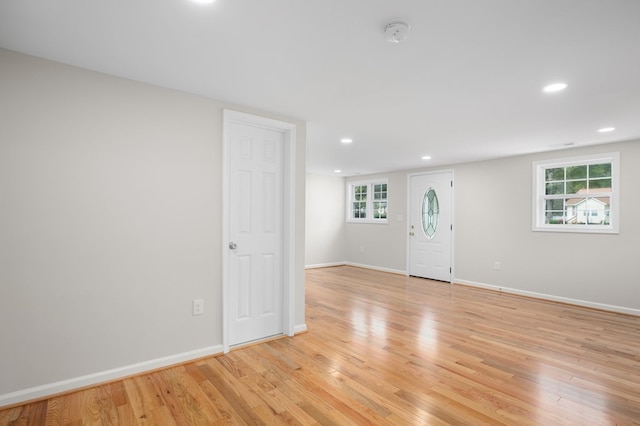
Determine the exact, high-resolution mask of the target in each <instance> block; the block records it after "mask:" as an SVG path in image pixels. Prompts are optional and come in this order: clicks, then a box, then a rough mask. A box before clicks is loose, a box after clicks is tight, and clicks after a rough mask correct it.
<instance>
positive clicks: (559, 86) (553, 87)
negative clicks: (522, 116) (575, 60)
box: [542, 83, 567, 93]
mask: <svg viewBox="0 0 640 426" xmlns="http://www.w3.org/2000/svg"><path fill="white" fill-rule="evenodd" d="M566 88H567V83H553V84H550V85H548V86H545V87H544V89H542V91H543V92H544V93H555V92H560V91H562V90H564V89H566Z"/></svg>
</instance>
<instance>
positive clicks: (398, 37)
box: [384, 21, 411, 43]
mask: <svg viewBox="0 0 640 426" xmlns="http://www.w3.org/2000/svg"><path fill="white" fill-rule="evenodd" d="M410 29H411V27H410V26H409V24H407V23H406V22H404V21H394V22H391V23H390V24H388V25H387V26H386V27H384V34H385V35H386V36H387V41H388V42H389V43H400V42H401V41H405V40H406V39H407V37H408V36H409V30H410Z"/></svg>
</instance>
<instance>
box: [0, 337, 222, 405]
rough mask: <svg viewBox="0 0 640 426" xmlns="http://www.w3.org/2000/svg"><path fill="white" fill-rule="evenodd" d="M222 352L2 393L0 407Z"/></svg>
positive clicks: (151, 362) (209, 350) (201, 351)
mask: <svg viewBox="0 0 640 426" xmlns="http://www.w3.org/2000/svg"><path fill="white" fill-rule="evenodd" d="M222 352H223V348H222V345H215V346H209V347H207V348H202V349H197V350H194V351H189V352H183V353H180V354H176V355H170V356H166V357H162V358H157V359H153V360H149V361H144V362H139V363H136V364H131V365H127V366H124V367H119V368H114V369H111V370H106V371H100V372H98V373H93V374H87V375H86V376H80V377H74V378H71V379H67V380H61V381H59V382H54V383H48V384H46V385H41V386H35V387H32V388H28V389H23V390H19V391H15V392H10V393H6V394H4V395H0V408H2V407H3V406H5V405H12V404H19V403H22V402H26V401H31V400H35V399H39V398H43V397H46V396H49V395H55V394H60V393H64V392H68V391H72V390H75V389H80V388H84V387H87V386H93V385H97V384H100V383H105V382H109V381H112V380H116V379H121V378H124V377H129V376H133V375H135V374H140V373H144V372H146V371H151V370H156V369H158V368H164V367H169V366H171V365H175V364H180V363H182V362H187V361H191V360H194V359H198V358H203V357H206V356H211V355H218V354H221V353H222Z"/></svg>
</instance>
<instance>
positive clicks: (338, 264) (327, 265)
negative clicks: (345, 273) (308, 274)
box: [304, 262, 345, 269]
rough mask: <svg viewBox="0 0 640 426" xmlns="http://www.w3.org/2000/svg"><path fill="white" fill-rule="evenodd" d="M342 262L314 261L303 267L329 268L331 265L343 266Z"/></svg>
mask: <svg viewBox="0 0 640 426" xmlns="http://www.w3.org/2000/svg"><path fill="white" fill-rule="evenodd" d="M344 265H345V263H344V262H331V263H316V264H314V265H304V269H317V268H331V267H333V266H344Z"/></svg>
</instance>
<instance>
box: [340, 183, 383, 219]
mask: <svg viewBox="0 0 640 426" xmlns="http://www.w3.org/2000/svg"><path fill="white" fill-rule="evenodd" d="M378 184H386V185H387V217H386V218H385V219H374V218H373V202H374V200H373V186H374V185H378ZM365 185H366V186H367V211H366V216H367V217H366V218H364V219H360V218H353V217H351V204H352V202H353V199H352V197H353V187H354V186H365ZM346 192H347V222H349V223H380V224H386V223H389V180H388V179H374V180H361V181H353V182H347V191H346Z"/></svg>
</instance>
